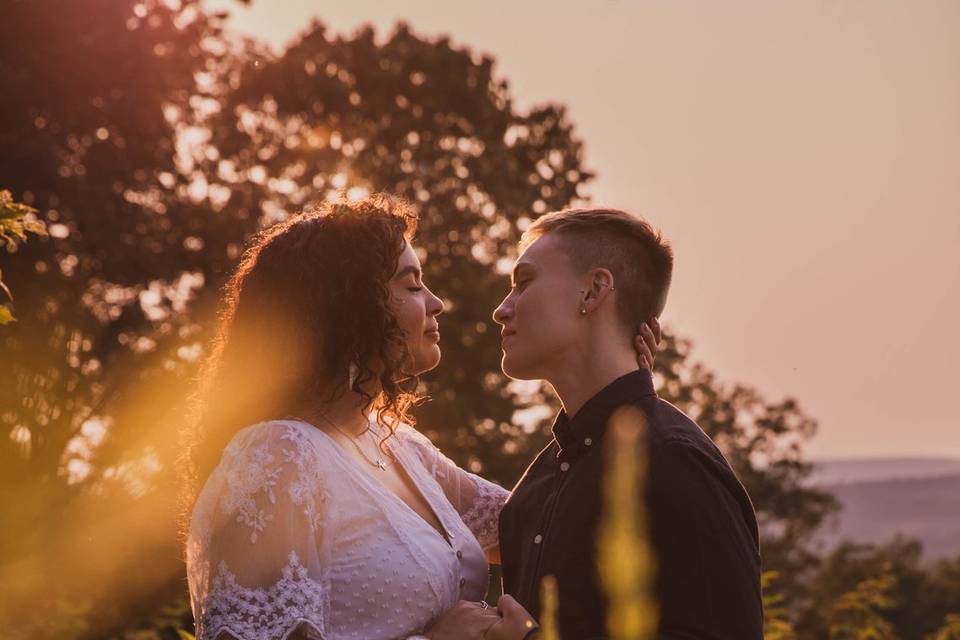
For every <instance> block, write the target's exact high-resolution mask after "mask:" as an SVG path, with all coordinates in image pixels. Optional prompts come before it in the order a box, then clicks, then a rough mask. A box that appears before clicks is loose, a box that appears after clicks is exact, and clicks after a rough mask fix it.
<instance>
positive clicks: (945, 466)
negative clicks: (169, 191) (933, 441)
mask: <svg viewBox="0 0 960 640" xmlns="http://www.w3.org/2000/svg"><path fill="white" fill-rule="evenodd" d="M954 474H960V459H956V458H919V457H915V458H866V459H864V458H861V459H844V458H837V459H832V460H830V459H828V460H816V461H814V471H813V474H812V475H811V478H810V482H811V483H813V484H815V485H819V486H823V485H838V484H848V483H851V482H872V481H878V480H902V479H907V478H914V479H916V478H931V477H936V476H948V475H954Z"/></svg>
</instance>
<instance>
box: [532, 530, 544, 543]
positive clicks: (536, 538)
mask: <svg viewBox="0 0 960 640" xmlns="http://www.w3.org/2000/svg"><path fill="white" fill-rule="evenodd" d="M541 542H543V536H542V535H540V534H539V533H538V534H537V535H536V536H534V538H533V544H540V543H541Z"/></svg>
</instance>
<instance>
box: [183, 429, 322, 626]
mask: <svg viewBox="0 0 960 640" xmlns="http://www.w3.org/2000/svg"><path fill="white" fill-rule="evenodd" d="M320 468H321V465H320V464H318V459H317V456H316V454H315V450H314V448H313V444H312V443H311V441H310V440H309V438H308V437H307V435H306V434H305V433H304V432H303V431H302V430H301V429H300V428H298V427H297V426H296V425H294V424H289V423H279V422H274V423H263V424H259V425H255V426H253V427H250V428H248V429H247V430H246V431H245V432H241V434H239V435H238V436H237V437H236V438H235V439H234V441H233V442H231V444H230V445H229V446H228V447H227V449H226V450H225V452H224V456H223V460H222V461H221V463H220V465H219V466H218V467H217V469H216V470H215V471H214V472H213V474H211V476H210V479H209V480H208V481H207V484H206V485H205V487H204V489H203V492H202V493H201V496H200V498H199V499H198V501H197V505H196V507H195V508H194V513H193V520H192V522H191V529H190V536H189V538H188V543H187V564H188V567H187V573H188V578H189V582H190V590H191V596H192V598H191V599H192V602H193V607H194V617H195V619H196V624H197V640H217V639H223V638H236V639H238V640H274V639H279V638H293V637H297V638H301V637H302V638H308V639H311V640H319V639H321V638H323V637H324V634H325V621H326V620H327V608H328V594H329V589H328V584H327V579H326V575H325V567H326V566H328V563H327V562H326V558H325V553H324V545H323V542H324V512H325V509H324V506H325V499H324V495H325V494H324V491H323V483H322V482H321V479H320V477H319V473H320Z"/></svg>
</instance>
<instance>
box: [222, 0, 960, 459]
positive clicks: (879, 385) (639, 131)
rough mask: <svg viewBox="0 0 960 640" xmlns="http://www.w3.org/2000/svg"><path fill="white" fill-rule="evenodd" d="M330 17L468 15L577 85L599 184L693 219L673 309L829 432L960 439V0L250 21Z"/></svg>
mask: <svg viewBox="0 0 960 640" xmlns="http://www.w3.org/2000/svg"><path fill="white" fill-rule="evenodd" d="M230 6H231V7H233V6H235V5H230ZM312 17H317V18H319V19H320V20H322V21H323V22H325V23H326V24H327V25H328V26H329V27H330V28H331V29H333V30H335V31H352V30H353V29H355V28H356V27H357V26H359V25H360V24H361V23H364V22H370V23H373V24H374V25H375V26H377V28H378V32H380V33H384V32H386V31H389V29H390V28H391V26H392V25H393V24H394V23H395V21H396V20H398V19H401V18H402V19H404V20H406V21H408V22H409V23H410V24H411V27H412V28H413V30H414V31H415V32H417V33H419V34H421V35H428V36H432V35H439V34H450V35H452V37H453V39H454V41H455V42H456V43H458V44H462V45H468V46H470V47H471V48H473V49H474V50H475V51H480V52H486V53H489V54H492V55H493V56H494V57H495V58H496V59H497V61H498V69H499V75H500V76H501V77H506V78H507V79H508V80H509V81H510V84H511V87H512V90H513V93H514V95H515V96H516V97H517V98H518V101H519V103H520V104H521V105H531V104H535V103H538V102H543V101H556V102H560V103H563V104H565V105H567V106H568V108H569V111H568V113H569V115H570V117H571V119H572V120H573V122H575V123H576V125H577V132H578V135H579V136H580V137H581V138H582V139H583V140H585V142H586V161H587V165H588V166H589V167H590V168H592V169H593V170H594V171H596V172H597V173H598V178H597V179H596V181H595V182H594V183H593V185H592V187H591V194H592V196H593V200H594V202H597V203H604V204H608V205H611V206H619V207H623V208H626V209H630V210H633V211H637V212H639V213H642V214H643V215H645V216H646V217H648V218H649V219H650V220H651V221H653V222H654V223H655V224H657V225H659V226H660V227H661V228H662V229H663V230H664V233H665V234H666V235H667V236H668V237H669V238H670V239H671V240H672V241H673V244H674V247H675V251H676V259H677V265H676V272H675V277H674V284H673V290H672V293H671V299H670V301H669V303H668V305H667V311H666V314H665V322H666V323H667V324H668V325H669V326H671V327H673V328H674V329H675V330H677V331H678V332H679V333H681V334H683V335H686V336H689V337H691V338H693V339H694V341H695V343H696V346H695V355H696V356H697V358H698V359H701V360H703V361H704V362H705V363H707V364H708V365H709V366H710V367H711V368H713V369H715V370H716V371H717V372H718V374H719V375H720V376H721V378H722V379H725V380H730V381H734V380H737V381H743V382H747V383H750V384H753V385H755V386H757V387H758V388H759V389H761V390H762V391H763V392H764V393H766V394H768V395H769V396H771V397H773V398H778V397H780V396H782V395H785V394H790V395H794V396H796V397H798V398H799V399H800V400H801V402H802V405H803V406H804V407H805V408H806V410H807V411H808V412H809V413H810V414H812V415H813V416H815V417H816V418H817V419H818V420H819V421H820V433H819V434H818V436H817V437H816V439H815V441H814V442H813V443H812V445H811V447H810V449H809V452H810V453H811V454H812V455H814V456H829V457H837V456H856V457H862V456H874V455H878V456H879V455H882V456H900V455H917V454H919V455H935V456H954V457H960V418H958V413H957V410H956V409H955V408H954V407H953V405H952V401H953V400H954V399H955V398H956V395H957V392H958V391H960V376H958V375H957V364H958V362H960V338H958V333H960V2H956V1H955V0H943V1H941V2H933V1H924V0H901V1H900V2H893V1H888V0H859V1H849V2H839V1H832V0H823V1H819V2H818V1H814V0H793V1H791V2H776V3H773V2H766V1H761V0H757V1H754V2H733V1H725V2H722V3H718V2H710V1H708V0H702V1H700V2H691V1H683V0H675V1H667V0H663V1H661V2H641V1H639V0H620V1H617V0H578V1H576V2H573V1H571V2H561V1H558V0H552V1H550V2H547V1H539V0H538V1H533V0H512V1H510V2H505V1H502V0H487V1H486V2H483V3H480V2H472V3H463V2H450V1H449V0H447V1H439V0H437V1H427V0H417V1H414V2H396V1H392V2H386V1H375V0H342V1H340V2H330V1H326V2H302V1H291V0H259V1H255V2H254V3H253V5H252V7H250V8H249V9H237V10H236V11H235V16H234V18H233V26H234V28H236V29H237V30H239V31H242V32H246V33H250V34H253V35H255V36H257V37H259V38H260V39H262V40H265V41H267V42H270V43H272V44H274V45H275V46H276V47H281V46H282V45H283V44H284V43H286V42H287V41H289V40H290V38H292V37H293V36H294V35H295V34H296V33H297V32H298V31H299V30H300V29H302V28H303V27H304V26H305V25H307V24H308V22H309V20H310V19H311V18H312Z"/></svg>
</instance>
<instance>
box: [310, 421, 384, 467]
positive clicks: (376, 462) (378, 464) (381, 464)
mask: <svg viewBox="0 0 960 640" xmlns="http://www.w3.org/2000/svg"><path fill="white" fill-rule="evenodd" d="M318 415H320V417H321V418H323V419H324V420H325V421H326V423H327V424H329V425H330V426H331V427H333V428H334V429H336V430H337V431H339V432H340V433H342V434H343V435H344V436H346V437H347V439H348V440H350V442H352V443H353V446H354V447H356V449H357V451H358V452H360V455H361V456H363V459H364V460H366V461H367V462H368V463H369V464H371V465H372V466H374V467H376V468H377V469H380V471H386V470H387V467H388V466H390V465H389V464H388V463H387V462H385V461H384V459H383V458H379V457H378V458H376V459H375V460H371V459H370V456H368V455H367V452H366V451H364V450H363V447H361V446H360V444H359V443H358V442H357V440H358V438H356V437H354V436H352V435H350V434H349V433H347V432H346V431H344V430H343V429H341V428H340V427H338V426H337V425H336V424H335V423H334V422H333V420H331V419H330V418H328V417H327V416H325V415H323V414H318ZM365 433H369V434H370V437H371V438H373V444H374V446H375V447H376V448H377V451H380V452H381V453H382V452H383V450H382V449H381V448H380V443H379V442H377V439H376V437H375V436H374V435H373V431H371V429H370V427H367V428H366V429H364V430H363V433H361V434H360V437H363V435H364V434H365ZM391 462H392V461H391Z"/></svg>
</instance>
